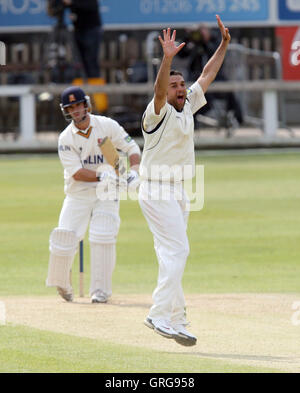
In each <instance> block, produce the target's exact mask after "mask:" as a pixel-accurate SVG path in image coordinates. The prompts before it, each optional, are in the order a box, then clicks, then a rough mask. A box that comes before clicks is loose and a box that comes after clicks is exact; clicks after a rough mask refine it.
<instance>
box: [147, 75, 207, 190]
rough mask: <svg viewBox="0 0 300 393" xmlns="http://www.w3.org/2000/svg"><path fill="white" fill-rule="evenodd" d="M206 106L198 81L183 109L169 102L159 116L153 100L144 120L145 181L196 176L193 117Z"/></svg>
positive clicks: (171, 179)
mask: <svg viewBox="0 0 300 393" xmlns="http://www.w3.org/2000/svg"><path fill="white" fill-rule="evenodd" d="M205 104H206V99H205V96H204V93H203V90H202V88H201V86H200V84H199V83H198V82H195V83H194V84H193V85H192V86H191V87H190V88H189V89H187V99H186V102H185V105H184V107H183V110H182V111H181V112H178V111H177V110H176V109H175V108H174V107H173V106H172V105H170V104H168V103H166V104H165V105H164V107H163V108H162V109H161V111H160V114H159V115H157V114H156V113H155V109H154V98H153V100H152V101H151V102H150V103H149V105H148V106H147V109H146V111H145V113H144V116H143V120H142V129H143V135H144V139H145V144H144V150H143V154H142V160H141V164H140V176H141V179H144V180H161V181H172V182H174V181H182V180H187V179H191V178H192V177H194V174H195V152H194V118H193V114H194V113H196V112H197V111H198V110H199V109H200V108H201V107H202V106H204V105H205Z"/></svg>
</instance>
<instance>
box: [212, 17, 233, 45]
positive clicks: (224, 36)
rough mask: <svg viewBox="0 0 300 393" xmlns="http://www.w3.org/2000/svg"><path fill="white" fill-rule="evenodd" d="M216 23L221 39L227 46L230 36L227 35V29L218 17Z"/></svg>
mask: <svg viewBox="0 0 300 393" xmlns="http://www.w3.org/2000/svg"><path fill="white" fill-rule="evenodd" d="M216 18H217V21H218V26H219V29H220V31H221V34H222V39H223V41H225V42H226V43H227V44H229V42H230V40H231V36H230V33H229V29H228V28H227V27H225V26H224V25H223V22H222V21H221V18H220V17H219V15H216Z"/></svg>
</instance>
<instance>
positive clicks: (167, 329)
mask: <svg viewBox="0 0 300 393" xmlns="http://www.w3.org/2000/svg"><path fill="white" fill-rule="evenodd" d="M144 325H145V326H147V327H148V328H150V329H153V330H154V331H155V332H156V333H158V334H160V335H161V336H163V337H165V338H175V336H177V333H176V331H175V330H174V329H173V328H172V326H171V323H170V322H169V321H166V320H164V319H151V318H149V317H147V318H146V319H145V321H144Z"/></svg>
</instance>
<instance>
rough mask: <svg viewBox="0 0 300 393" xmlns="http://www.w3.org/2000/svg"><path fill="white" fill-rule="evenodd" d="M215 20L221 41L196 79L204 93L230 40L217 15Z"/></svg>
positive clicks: (220, 64)
mask: <svg viewBox="0 0 300 393" xmlns="http://www.w3.org/2000/svg"><path fill="white" fill-rule="evenodd" d="M216 18H217V21H218V25H219V29H220V31H221V34H222V41H221V43H220V45H219V47H218V49H217V50H216V52H215V53H214V55H213V56H212V57H211V58H210V60H209V61H208V63H207V64H206V65H205V67H204V69H203V71H202V74H201V75H200V77H199V78H198V82H199V83H200V85H201V87H202V90H203V92H204V93H205V92H206V91H207V89H208V87H209V85H210V84H211V83H212V82H213V81H214V80H215V78H216V76H217V74H218V72H219V69H220V68H221V66H222V64H223V62H224V58H225V55H226V52H227V48H228V45H229V43H230V39H231V37H230V34H229V30H228V29H227V28H225V26H224V25H223V23H222V21H221V18H220V17H219V15H216Z"/></svg>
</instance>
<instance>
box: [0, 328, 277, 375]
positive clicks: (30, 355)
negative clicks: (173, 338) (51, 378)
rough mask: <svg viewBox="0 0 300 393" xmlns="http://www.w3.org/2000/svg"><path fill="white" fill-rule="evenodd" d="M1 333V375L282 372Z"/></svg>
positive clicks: (24, 331)
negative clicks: (39, 373)
mask: <svg viewBox="0 0 300 393" xmlns="http://www.w3.org/2000/svg"><path fill="white" fill-rule="evenodd" d="M0 333H1V335H0V373H3V372H8V373H12V372H14V373H35V372H53V373H60V372H64V373H109V372H111V373H147V372H154V373H155V372H156V373H202V372H211V373H213V372H214V373H229V372H232V373H235V372H236V373H241V372H249V373H262V372H268V373H271V372H274V373H276V372H278V370H272V369H268V368H259V367H250V366H246V367H245V366H240V365H234V364H230V363H229V362H226V361H223V360H213V359H206V358H201V356H197V355H189V354H188V353H166V352H158V351H150V350H147V349H143V348H137V347H129V346H125V345H116V344H112V343H107V342H103V341H100V340H93V339H87V338H81V337H74V336H70V335H67V334H57V333H50V332H45V331H41V330H38V329H32V328H28V327H23V326H10V325H7V326H2V327H0Z"/></svg>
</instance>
